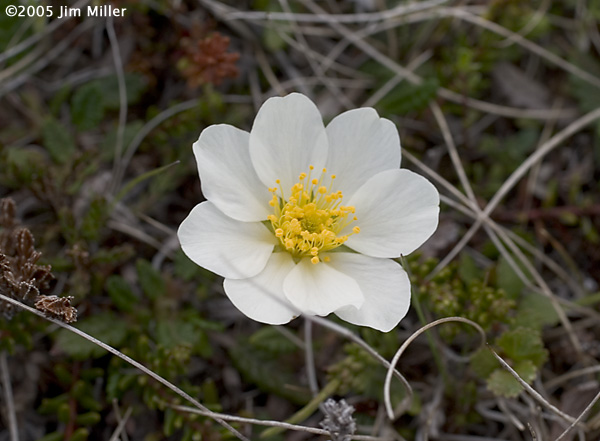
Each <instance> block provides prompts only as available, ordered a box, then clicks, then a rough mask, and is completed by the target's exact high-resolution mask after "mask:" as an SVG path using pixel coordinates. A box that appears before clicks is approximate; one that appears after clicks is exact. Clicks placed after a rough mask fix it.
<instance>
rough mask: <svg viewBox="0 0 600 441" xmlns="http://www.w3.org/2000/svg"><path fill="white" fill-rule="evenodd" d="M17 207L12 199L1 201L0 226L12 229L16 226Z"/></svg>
mask: <svg viewBox="0 0 600 441" xmlns="http://www.w3.org/2000/svg"><path fill="white" fill-rule="evenodd" d="M16 212H17V207H16V204H15V201H14V200H12V199H11V198H3V199H0V226H1V227H3V228H6V229H10V228H12V227H13V226H14V225H15V214H16Z"/></svg>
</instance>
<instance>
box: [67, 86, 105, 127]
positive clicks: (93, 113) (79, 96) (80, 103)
mask: <svg viewBox="0 0 600 441" xmlns="http://www.w3.org/2000/svg"><path fill="white" fill-rule="evenodd" d="M103 97H104V94H103V92H102V89H100V87H99V86H98V85H97V84H96V83H88V84H86V85H84V86H82V87H80V88H79V89H77V91H76V92H75V94H74V95H73V99H72V100H71V118H72V120H73V123H74V124H75V125H76V126H77V127H78V128H79V130H89V129H93V128H94V127H97V126H98V124H100V122H101V121H102V118H103V116H104V102H103Z"/></svg>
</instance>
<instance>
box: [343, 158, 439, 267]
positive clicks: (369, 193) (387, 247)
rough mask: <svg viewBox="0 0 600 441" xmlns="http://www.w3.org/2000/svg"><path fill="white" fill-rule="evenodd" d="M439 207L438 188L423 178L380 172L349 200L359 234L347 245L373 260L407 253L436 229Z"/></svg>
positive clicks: (401, 170) (403, 171)
mask: <svg viewBox="0 0 600 441" xmlns="http://www.w3.org/2000/svg"><path fill="white" fill-rule="evenodd" d="M439 204H440V195H439V193H438V191H437V189H436V188H435V187H434V186H433V184H431V182H429V181H428V180H427V179H425V178H424V177H422V176H420V175H418V174H416V173H413V172H411V171H409V170H405V169H400V170H387V171H384V172H381V173H379V174H377V175H375V176H373V177H372V178H371V179H369V180H368V181H367V182H366V183H365V184H364V185H363V186H362V187H360V188H359V189H358V190H357V191H356V193H355V194H354V195H353V196H352V197H351V198H350V200H349V201H348V205H351V206H353V207H355V208H356V217H357V220H356V221H355V222H354V223H353V224H352V225H358V226H359V227H360V233H359V234H354V235H352V236H350V238H349V239H348V241H347V242H346V245H347V246H349V247H350V248H352V249H353V250H356V251H358V252H360V253H363V254H367V255H369V256H372V257H398V256H400V255H401V254H403V255H407V254H410V253H412V252H413V251H414V250H415V249H417V248H418V247H419V246H421V245H422V244H423V242H425V241H426V240H427V239H428V238H429V237H430V236H431V235H432V234H433V232H434V231H435V229H436V228H437V225H438V217H439V210H440V207H439Z"/></svg>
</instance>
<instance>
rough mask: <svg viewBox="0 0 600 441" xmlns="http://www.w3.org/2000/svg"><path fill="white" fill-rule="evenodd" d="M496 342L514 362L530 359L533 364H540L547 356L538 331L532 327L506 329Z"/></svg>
mask: <svg viewBox="0 0 600 441" xmlns="http://www.w3.org/2000/svg"><path fill="white" fill-rule="evenodd" d="M496 343H497V344H498V346H500V347H501V348H502V350H503V352H504V354H506V356H507V357H508V358H510V359H511V360H513V361H514V362H515V363H517V362H520V361H525V360H530V361H531V362H532V363H533V364H534V365H535V366H541V365H542V363H544V361H546V358H547V357H548V352H547V351H546V349H544V344H543V343H542V338H541V336H540V333H539V332H537V331H535V330H532V329H527V328H517V329H515V330H512V331H507V332H505V333H504V334H502V335H501V336H500V337H499V338H498V340H497V341H496Z"/></svg>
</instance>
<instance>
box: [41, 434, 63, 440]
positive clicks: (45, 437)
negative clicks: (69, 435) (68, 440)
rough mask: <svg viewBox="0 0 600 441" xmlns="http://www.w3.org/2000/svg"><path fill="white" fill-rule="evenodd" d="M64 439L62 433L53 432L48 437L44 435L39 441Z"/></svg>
mask: <svg viewBox="0 0 600 441" xmlns="http://www.w3.org/2000/svg"><path fill="white" fill-rule="evenodd" d="M63 439H64V435H63V433H62V432H52V433H49V434H48V435H44V436H43V437H41V438H40V439H38V441H62V440H63Z"/></svg>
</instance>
